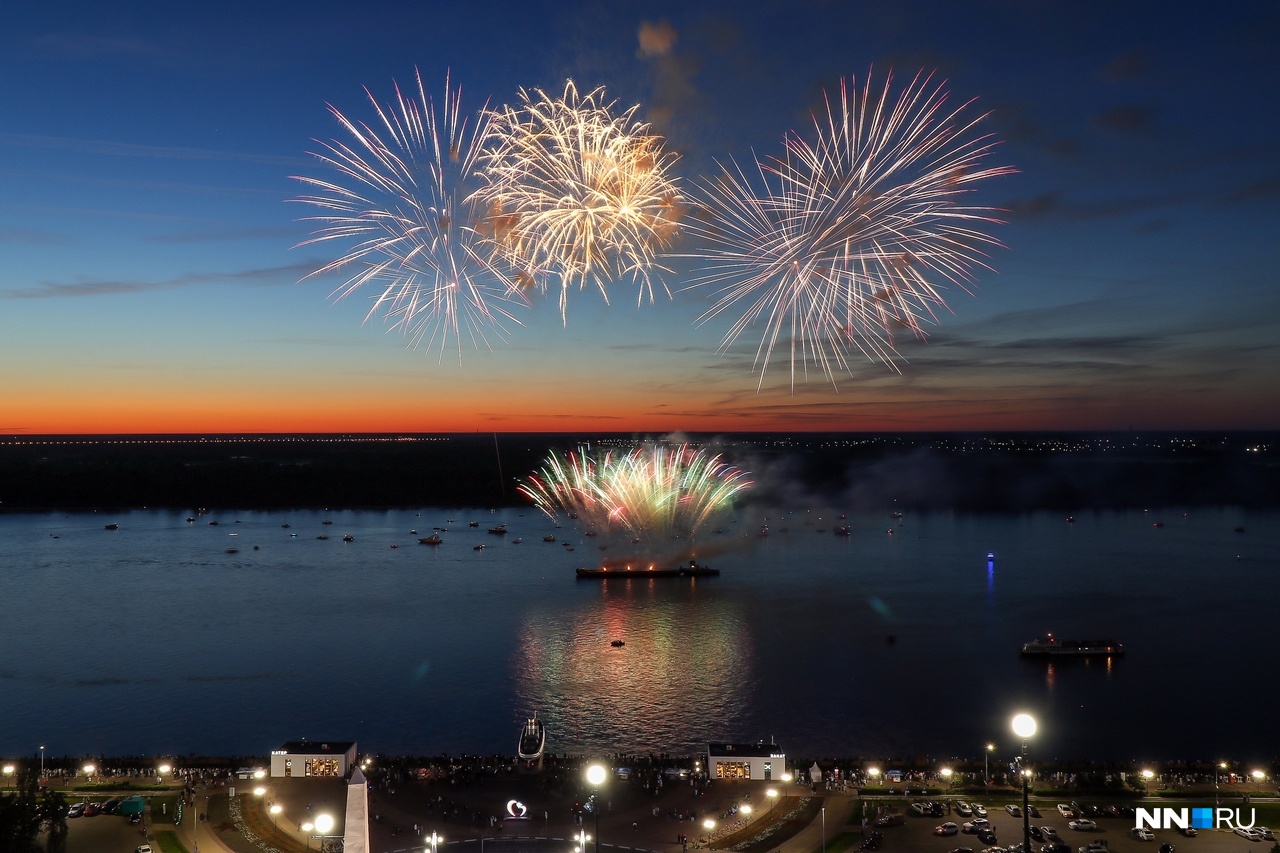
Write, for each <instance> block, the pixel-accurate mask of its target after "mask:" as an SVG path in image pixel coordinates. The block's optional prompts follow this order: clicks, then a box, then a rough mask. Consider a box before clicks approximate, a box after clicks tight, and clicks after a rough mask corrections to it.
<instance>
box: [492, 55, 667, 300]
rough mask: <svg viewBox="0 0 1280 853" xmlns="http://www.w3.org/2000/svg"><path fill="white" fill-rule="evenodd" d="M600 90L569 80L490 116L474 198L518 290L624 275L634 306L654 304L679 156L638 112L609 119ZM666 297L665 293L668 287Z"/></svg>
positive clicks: (564, 292)
mask: <svg viewBox="0 0 1280 853" xmlns="http://www.w3.org/2000/svg"><path fill="white" fill-rule="evenodd" d="M604 97H605V96H604V90H603V89H595V90H593V91H591V92H590V93H588V94H586V95H582V96H580V95H579V94H578V90H577V88H576V86H575V85H574V83H573V81H572V80H570V81H567V82H566V83H565V88H564V94H563V95H561V96H559V97H553V96H550V95H548V94H546V93H545V92H543V91H542V90H540V89H534V90H533V91H532V92H528V91H525V90H523V89H522V90H520V102H521V103H520V105H519V106H518V107H510V106H508V107H504V108H503V109H502V110H499V111H496V112H493V113H491V114H490V115H489V134H490V141H489V142H488V143H487V144H486V146H485V150H484V152H483V153H482V154H481V155H480V161H481V165H482V169H481V172H480V175H481V177H482V178H483V179H484V181H485V186H483V187H482V188H481V189H480V190H479V191H478V192H477V193H476V194H475V196H474V197H473V198H474V201H475V202H476V203H477V204H478V205H479V206H481V207H482V208H483V209H484V211H485V215H486V217H487V235H488V238H489V246H490V248H491V250H492V251H493V252H494V253H495V254H496V255H498V256H500V257H502V258H503V259H504V260H505V261H506V262H507V263H509V264H510V265H511V266H512V267H514V268H515V269H517V270H519V273H518V276H519V281H520V283H521V285H522V286H524V287H535V286H536V287H538V288H539V289H541V290H543V291H544V292H545V290H546V289H547V287H548V285H549V282H550V280H558V282H559V285H560V316H561V319H562V320H567V310H568V293H569V290H570V289H571V288H572V287H573V286H574V285H577V287H578V288H579V289H582V288H585V287H586V286H587V284H593V285H595V286H596V287H598V288H599V290H600V292H601V293H602V294H603V295H604V298H605V302H608V301H609V293H608V290H607V286H608V285H609V284H610V283H612V282H614V281H617V280H620V279H630V280H631V281H633V282H634V283H636V284H637V285H638V286H639V293H638V295H637V303H640V302H643V300H644V298H645V296H646V295H647V296H648V297H649V299H650V301H652V299H653V290H654V284H655V282H656V283H657V284H658V286H659V287H661V288H662V289H663V290H664V291H665V290H666V285H665V283H663V282H662V281H661V279H660V278H659V277H658V273H660V272H665V271H666V270H665V269H664V268H663V267H661V266H660V265H659V263H658V256H659V254H660V253H661V252H662V251H663V250H664V249H665V248H667V247H668V246H670V244H671V242H672V240H673V239H674V238H675V236H676V233H677V231H678V229H679V224H680V218H681V216H682V213H683V210H684V206H683V203H682V201H681V198H680V193H679V190H678V189H677V186H676V182H675V179H674V177H673V176H672V175H671V167H672V165H673V163H674V162H675V160H676V156H675V155H674V154H672V153H670V152H666V151H664V149H663V140H662V138H661V137H659V136H656V135H654V134H652V133H650V132H649V125H647V124H644V123H640V122H637V121H635V120H634V119H635V114H636V111H637V109H638V107H632V108H631V109H629V110H627V111H626V112H623V113H621V114H618V115H615V114H614V107H615V104H616V102H607V103H606V102H605V100H604ZM668 293H669V291H668Z"/></svg>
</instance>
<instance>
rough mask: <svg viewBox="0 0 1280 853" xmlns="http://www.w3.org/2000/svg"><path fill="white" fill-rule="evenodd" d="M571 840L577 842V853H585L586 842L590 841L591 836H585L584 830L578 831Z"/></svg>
mask: <svg viewBox="0 0 1280 853" xmlns="http://www.w3.org/2000/svg"><path fill="white" fill-rule="evenodd" d="M573 840H574V841H576V842H578V846H577V847H576V848H575V850H576V851H577V853H587V842H588V841H590V840H591V836H590V835H587V831H586V830H585V829H580V830H578V834H577V835H575V836H574V837H573Z"/></svg>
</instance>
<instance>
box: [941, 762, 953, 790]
mask: <svg viewBox="0 0 1280 853" xmlns="http://www.w3.org/2000/svg"><path fill="white" fill-rule="evenodd" d="M938 775H939V776H941V777H942V779H943V781H944V782H945V783H946V785H947V790H948V791H950V790H951V768H950V767H944V768H942V769H941V770H939V771H938Z"/></svg>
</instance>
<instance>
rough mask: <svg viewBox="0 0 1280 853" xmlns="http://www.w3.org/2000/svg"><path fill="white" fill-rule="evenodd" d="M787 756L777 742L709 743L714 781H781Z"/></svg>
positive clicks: (710, 763) (709, 772) (708, 769)
mask: <svg viewBox="0 0 1280 853" xmlns="http://www.w3.org/2000/svg"><path fill="white" fill-rule="evenodd" d="M786 769H787V756H786V754H785V753H783V751H782V750H781V749H779V748H778V745H777V744H776V743H765V742H763V741H761V742H760V743H709V744H707V772H708V774H709V775H710V778H712V779H756V780H761V779H763V780H765V781H769V780H779V781H780V780H781V779H782V774H783V773H785V772H786Z"/></svg>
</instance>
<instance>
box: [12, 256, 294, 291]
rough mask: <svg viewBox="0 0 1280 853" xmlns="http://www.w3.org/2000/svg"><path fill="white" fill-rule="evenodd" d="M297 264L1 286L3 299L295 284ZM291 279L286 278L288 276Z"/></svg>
mask: <svg viewBox="0 0 1280 853" xmlns="http://www.w3.org/2000/svg"><path fill="white" fill-rule="evenodd" d="M307 269H308V268H307V267H303V266H301V265H298V264H290V265H287V266H279V267H264V268H262V269H249V270H241V271H239V272H229V273H192V274H190V275H184V276H178V277H176V278H170V279H162V280H160V281H126V280H114V281H112V280H99V281H76V282H52V281H42V282H40V283H39V284H37V285H35V286H34V287H23V288H10V289H8V290H0V299H59V298H67V297H80V296H115V295H119V294H124V293H147V292H151V291H156V290H175V289H177V288H182V287H198V286H201V285H205V284H225V283H227V282H243V283H247V284H266V285H277V284H295V283H296V282H297V279H298V277H299V274H300V273H303V272H305V271H306V270H307ZM286 278H287V279H288V280H287V281H286V280H285V279H286Z"/></svg>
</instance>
